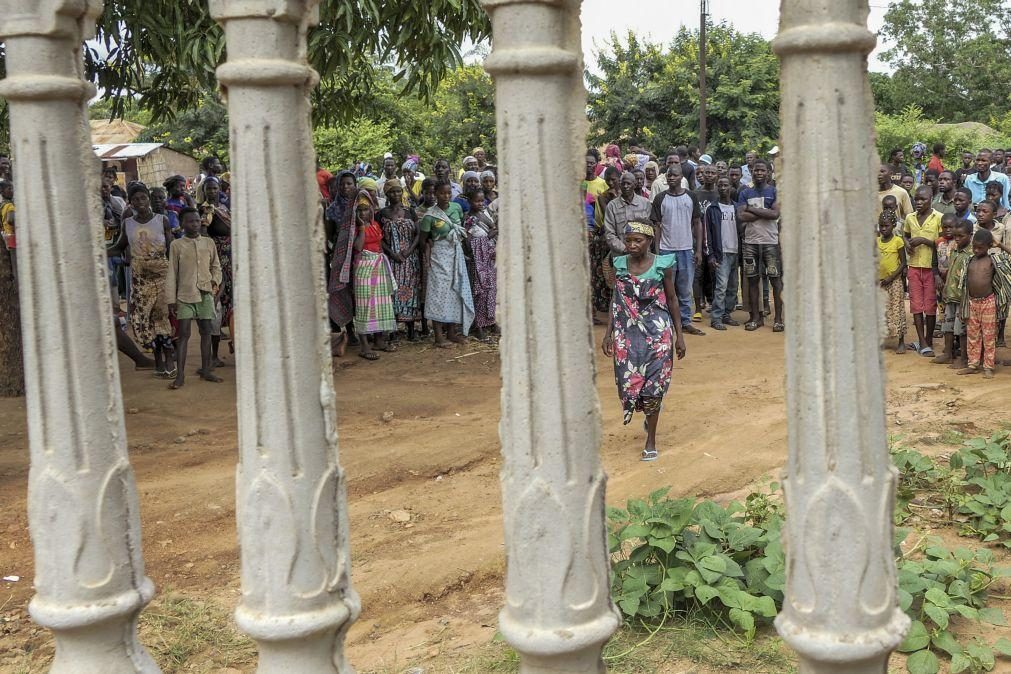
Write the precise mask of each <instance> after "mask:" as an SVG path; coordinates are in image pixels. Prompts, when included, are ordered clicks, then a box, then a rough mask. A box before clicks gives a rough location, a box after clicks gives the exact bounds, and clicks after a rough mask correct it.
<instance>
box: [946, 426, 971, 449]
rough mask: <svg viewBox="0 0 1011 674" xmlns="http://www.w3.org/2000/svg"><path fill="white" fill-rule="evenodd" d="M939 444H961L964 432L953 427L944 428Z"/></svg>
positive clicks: (963, 439)
mask: <svg viewBox="0 0 1011 674" xmlns="http://www.w3.org/2000/svg"><path fill="white" fill-rule="evenodd" d="M940 442H941V444H943V445H955V446H961V444H962V443H963V442H965V433H963V432H962V431H960V430H958V429H955V428H946V429H944V432H943V433H941V440H940Z"/></svg>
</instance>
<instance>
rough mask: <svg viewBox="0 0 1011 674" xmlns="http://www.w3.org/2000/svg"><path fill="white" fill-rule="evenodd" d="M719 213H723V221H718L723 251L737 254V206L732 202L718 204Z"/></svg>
mask: <svg viewBox="0 0 1011 674" xmlns="http://www.w3.org/2000/svg"><path fill="white" fill-rule="evenodd" d="M719 206H720V213H721V214H722V215H723V222H721V223H720V240H721V241H722V243H723V252H724V253H733V254H735V255H736V254H737V251H738V249H739V245H738V242H737V207H736V206H734V205H733V204H720V205H719Z"/></svg>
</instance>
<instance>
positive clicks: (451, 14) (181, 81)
mask: <svg viewBox="0 0 1011 674" xmlns="http://www.w3.org/2000/svg"><path fill="white" fill-rule="evenodd" d="M489 34H490V24H489V21H488V17H487V15H486V14H485V12H484V10H483V9H482V7H481V4H480V2H479V0H428V1H427V2H376V1H375V0H322V2H321V3H320V6H319V24H318V25H317V26H315V27H313V28H311V29H310V31H309V36H308V41H309V49H308V59H309V63H310V64H311V65H312V66H313V67H314V68H315V69H316V70H317V71H318V72H319V73H320V78H321V80H320V81H321V86H320V88H319V90H318V91H316V92H314V94H313V97H314V102H315V103H316V104H317V105H316V107H317V109H318V110H320V111H321V113H320V114H321V115H322V118H321V119H322V120H323V121H327V122H330V121H336V120H347V119H350V118H353V117H354V116H356V115H357V114H358V113H359V111H360V110H361V108H362V106H363V105H365V104H366V103H367V102H368V101H370V100H371V97H372V91H373V89H374V85H375V82H376V80H377V78H378V77H379V71H380V70H381V68H380V67H379V66H378V65H377V64H395V68H396V72H395V77H396V80H397V82H398V83H399V84H400V87H401V91H402V92H403V93H410V94H412V95H413V94H417V95H419V96H420V97H421V98H423V99H428V98H430V97H431V96H432V95H433V94H434V92H435V90H436V88H437V86H438V84H439V82H440V81H441V80H442V79H443V78H444V77H445V76H446V75H447V74H449V73H450V72H451V71H452V70H453V69H454V68H455V67H456V66H458V65H459V64H460V63H461V55H460V50H459V45H460V44H462V43H464V42H474V43H479V42H481V41H483V40H485V39H487V37H488V36H489ZM224 48H225V43H224V36H223V31H222V29H221V27H220V26H219V25H218V24H217V23H216V22H215V21H214V20H213V19H212V18H211V16H210V11H209V9H208V4H207V2H206V0H106V2H105V7H104V10H103V12H102V15H101V16H100V18H99V21H98V32H97V39H96V40H95V41H94V42H92V43H90V44H89V46H88V48H87V49H86V53H85V65H86V72H87V75H88V77H90V79H91V80H92V81H93V82H95V84H97V85H98V87H99V90H100V91H101V92H102V95H103V97H105V98H108V99H111V100H113V101H114V103H115V110H116V114H117V115H119V114H121V113H122V111H123V110H124V109H125V106H126V105H127V104H128V101H130V100H132V99H133V98H134V97H137V99H138V101H139V104H140V106H141V107H142V108H144V109H146V110H150V111H151V113H152V115H153V118H154V119H155V120H165V119H170V118H172V117H174V116H175V115H176V113H177V111H179V110H189V109H193V108H196V107H197V106H198V104H199V102H200V100H201V98H202V97H203V96H204V92H206V91H210V90H213V89H214V88H215V87H216V85H217V83H216V81H215V77H214V72H215V69H216V68H217V66H218V64H219V63H221V61H222V59H223V56H224Z"/></svg>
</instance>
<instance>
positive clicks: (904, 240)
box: [877, 143, 1011, 379]
mask: <svg viewBox="0 0 1011 674" xmlns="http://www.w3.org/2000/svg"><path fill="white" fill-rule="evenodd" d="M911 152H912V155H913V164H912V166H908V165H907V164H906V163H905V153H904V151H903V150H902V149H900V148H897V149H895V150H893V151H892V152H891V153H890V154H889V157H888V162H887V163H884V164H882V165H881V167H880V168H879V170H878V200H879V203H878V206H877V208H878V222H877V230H878V251H879V258H878V259H879V279H878V280H879V283H880V286H881V288H882V289H883V292H884V293H885V294H886V296H887V300H886V309H885V325H886V327H887V331H888V336H889V338H894V339H895V340H896V346H895V351H896V353H906V352H907V350H912V351H915V352H916V353H918V354H920V355H922V356H927V357H930V358H931V362H933V363H936V364H941V365H948V366H949V367H952V368H953V369H955V370H957V372H958V374H960V375H972V374H980V373H981V374H982V375H983V377H984V378H988V379H989V378H992V377H993V376H994V371H995V367H996V364H997V363H996V350H997V347H1003V346H1005V339H1004V328H1005V324H1006V322H1007V313H1008V304H1009V302H1011V257H1009V254H1011V248H1009V247H1008V245H1007V244H1008V243H1011V242H1006V241H1005V231H1006V229H1007V227H1009V226H1011V219H1009V214H1008V193H1009V191H1011V189H1009V188H1011V182H1009V179H1008V172H1009V171H1011V162H1009V161H1008V160H1009V159H1011V150H1009V151H1005V150H1001V149H997V150H991V149H988V148H985V149H981V150H979V151H978V152H976V153H975V154H974V153H971V152H964V153H962V154H961V155H960V162H961V166H960V167H959V168H957V169H949V168H946V167H945V166H944V163H943V158H944V156H945V147H944V145H941V144H938V145H935V146H934V147H933V148H932V155H931V156H930V158H929V160H928V159H927V157H926V156H925V155H926V147H925V146H924V145H923V144H922V143H917V144H915V145H914V146H913V147H912V149H911ZM907 299H908V304H909V306H908V311H907V307H906V300H907ZM907 313H909V314H912V317H913V326H914V330H915V333H916V339H915V341H913V342H911V343H907V342H906V334H907V328H908V325H907V319H906V316H907ZM937 339H939V340H942V343H943V349H942V351H941V353H940V354H935V351H934V341H935V340H937Z"/></svg>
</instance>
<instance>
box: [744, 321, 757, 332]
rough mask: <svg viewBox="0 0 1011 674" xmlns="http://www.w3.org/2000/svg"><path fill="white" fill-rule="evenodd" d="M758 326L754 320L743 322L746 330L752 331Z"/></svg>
mask: <svg viewBox="0 0 1011 674" xmlns="http://www.w3.org/2000/svg"><path fill="white" fill-rule="evenodd" d="M758 327H759V326H758V323H756V322H754V321H748V322H747V323H745V324H744V329H745V330H747V331H748V332H754V331H755V330H758Z"/></svg>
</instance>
